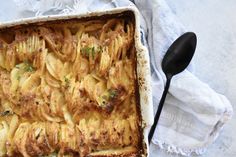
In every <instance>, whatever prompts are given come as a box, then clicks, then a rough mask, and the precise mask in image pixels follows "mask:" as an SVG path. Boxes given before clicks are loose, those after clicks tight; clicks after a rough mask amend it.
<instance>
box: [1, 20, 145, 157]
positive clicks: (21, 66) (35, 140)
mask: <svg viewBox="0 0 236 157" xmlns="http://www.w3.org/2000/svg"><path fill="white" fill-rule="evenodd" d="M133 36H134V32H133V24H132V23H131V22H129V21H125V20H124V19H104V20H102V21H96V20H93V21H88V22H76V23H75V22H74V23H72V24H64V25H59V24H58V25H57V24H54V25H45V26H44V25H42V26H40V27H36V26H34V27H27V28H20V29H17V30H15V36H14V40H13V41H12V42H11V43H7V42H4V38H1V37H0V39H2V40H0V45H1V47H0V83H1V84H0V100H1V104H0V156H4V155H8V156H14V155H16V154H17V155H18V156H24V157H31V156H32V157H33V156H78V154H79V156H81V157H85V156H88V155H90V156H103V155H104V156H109V155H110V156H119V155H122V154H123V155H125V154H138V153H139V151H138V149H137V148H138V147H139V142H140V136H141V135H140V132H139V130H140V123H139V118H138V110H137V103H136V102H137V101H135V94H137V92H138V91H135V67H134V66H135V57H134V56H135V55H134V51H133Z"/></svg>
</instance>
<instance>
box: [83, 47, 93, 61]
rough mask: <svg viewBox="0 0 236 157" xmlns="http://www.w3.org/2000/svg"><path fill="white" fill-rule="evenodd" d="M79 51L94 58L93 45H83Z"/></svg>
mask: <svg viewBox="0 0 236 157" xmlns="http://www.w3.org/2000/svg"><path fill="white" fill-rule="evenodd" d="M81 53H82V55H84V56H86V57H89V56H90V55H92V57H93V59H94V58H95V53H96V51H95V47H88V46H86V47H83V48H82V49H81Z"/></svg>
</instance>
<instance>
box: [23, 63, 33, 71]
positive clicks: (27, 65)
mask: <svg viewBox="0 0 236 157" xmlns="http://www.w3.org/2000/svg"><path fill="white" fill-rule="evenodd" d="M24 63H25V67H24V70H25V71H26V72H33V71H35V69H34V67H33V66H32V64H30V63H29V62H27V61H26V62H24Z"/></svg>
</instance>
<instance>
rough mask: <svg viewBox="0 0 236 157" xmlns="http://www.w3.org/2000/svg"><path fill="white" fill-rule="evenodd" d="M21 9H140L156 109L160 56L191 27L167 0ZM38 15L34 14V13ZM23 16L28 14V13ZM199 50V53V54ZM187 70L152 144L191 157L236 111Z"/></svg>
mask: <svg viewBox="0 0 236 157" xmlns="http://www.w3.org/2000/svg"><path fill="white" fill-rule="evenodd" d="M14 1H15V2H16V4H18V5H19V8H20V9H21V11H22V12H28V14H30V12H29V11H31V15H34V16H41V15H47V14H58V13H59V14H70V13H85V12H91V11H98V10H104V9H108V8H114V7H120V6H130V5H131V6H135V7H137V8H138V9H139V11H140V15H141V16H140V18H141V28H142V30H143V32H144V34H143V39H144V44H145V45H146V46H147V47H148V49H149V53H150V60H151V68H152V71H151V73H152V87H153V100H154V109H155V111H156V109H157V107H158V104H159V100H160V97H161V94H162V92H163V89H164V82H165V76H164V74H163V72H162V70H161V60H162V57H163V55H164V54H165V52H166V50H167V49H168V47H169V46H170V44H171V43H172V42H173V41H174V40H175V39H176V38H177V37H178V36H180V35H181V34H183V33H184V32H185V31H186V30H185V29H184V27H183V26H182V25H181V23H178V21H177V20H176V17H175V16H174V14H173V13H172V12H171V9H170V8H169V7H168V5H167V4H166V2H165V0H147V1H144V0H133V1H132V2H131V1H128V0H75V1H73V0H61V1H59V0H14ZM32 13H34V14H32ZM22 15H24V16H25V15H26V14H25V13H24V14H22ZM196 53H197V52H196ZM192 66H193V64H190V66H189V67H188V69H187V70H185V71H184V72H182V73H180V74H179V75H177V76H175V77H173V80H172V82H171V85H170V90H169V95H168V96H167V100H166V102H165V105H164V108H163V111H162V114H161V117H160V121H159V124H158V127H157V129H156V131H155V134H154V138H153V140H152V142H153V143H154V144H157V145H159V147H160V148H161V149H165V150H167V151H169V152H173V153H178V154H182V155H186V156H189V155H191V154H193V153H195V154H202V153H203V152H205V150H206V148H207V147H208V145H209V144H211V143H212V142H213V141H214V140H215V139H216V138H217V136H218V135H219V132H220V130H221V129H222V128H223V125H224V124H225V123H226V122H227V121H228V120H229V119H230V118H231V117H232V114H233V109H232V106H231V104H230V102H229V101H228V100H227V98H226V97H225V96H223V95H220V94H218V93H216V92H215V91H213V90H212V89H211V88H210V87H209V86H208V85H207V84H205V83H203V82H201V81H200V80H199V79H198V78H197V77H196V76H194V74H193V73H192V70H193V69H192Z"/></svg>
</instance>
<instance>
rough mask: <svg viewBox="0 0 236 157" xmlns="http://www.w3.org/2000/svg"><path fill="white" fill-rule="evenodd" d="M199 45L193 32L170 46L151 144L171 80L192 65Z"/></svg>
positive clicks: (151, 133)
mask: <svg viewBox="0 0 236 157" xmlns="http://www.w3.org/2000/svg"><path fill="white" fill-rule="evenodd" d="M196 45H197V37H196V35H195V33H193V32H187V33H185V34H183V35H181V36H180V37H179V38H178V39H176V40H175V41H174V43H173V44H172V45H171V46H170V48H169V49H168V51H167V52H166V54H165V56H164V58H163V60H162V64H161V66H162V70H163V72H164V73H165V75H166V86H165V89H164V92H163V94H162V97H161V101H160V103H159V106H158V110H157V112H156V115H155V118H154V123H153V125H152V127H151V130H150V132H149V134H148V142H149V144H150V142H151V139H152V137H153V134H154V131H155V128H156V125H157V122H158V120H159V118H160V115H161V111H162V108H163V105H164V102H165V99H166V94H167V92H168V89H169V86H170V82H171V78H172V77H173V76H174V75H176V74H178V73H180V72H182V71H183V70H184V69H185V68H186V67H187V66H188V65H189V63H190V61H191V59H192V57H193V54H194V52H195V49H196Z"/></svg>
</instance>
